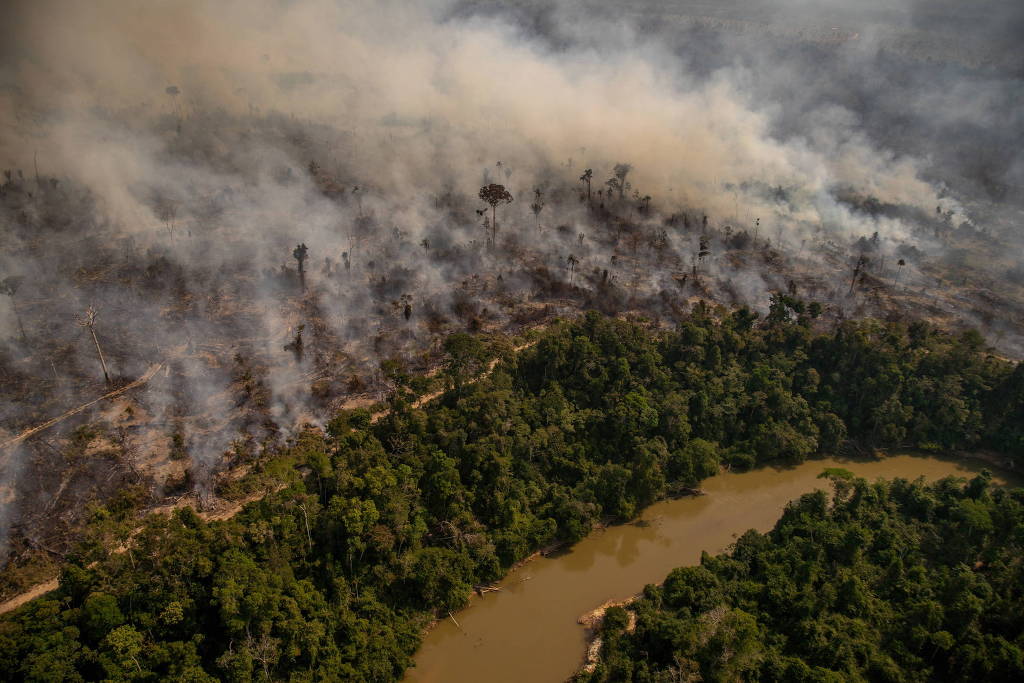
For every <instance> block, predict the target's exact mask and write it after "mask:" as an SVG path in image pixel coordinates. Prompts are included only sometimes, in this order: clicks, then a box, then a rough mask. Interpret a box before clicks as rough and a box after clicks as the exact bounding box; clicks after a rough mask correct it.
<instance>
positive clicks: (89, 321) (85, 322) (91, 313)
mask: <svg viewBox="0 0 1024 683" xmlns="http://www.w3.org/2000/svg"><path fill="white" fill-rule="evenodd" d="M97 315H98V314H97V312H96V309H95V308H93V307H92V306H90V307H89V308H87V309H85V313H84V314H83V315H81V316H79V318H78V324H79V325H80V326H82V327H87V328H89V333H90V334H91V335H92V343H93V344H95V345H96V355H97V356H99V357H100V365H101V366H102V367H103V379H104V380H105V381H106V383H107V384H110V373H109V372H107V361H106V359H105V358H104V357H103V349H101V348H100V340H99V339H97V338H96V316H97Z"/></svg>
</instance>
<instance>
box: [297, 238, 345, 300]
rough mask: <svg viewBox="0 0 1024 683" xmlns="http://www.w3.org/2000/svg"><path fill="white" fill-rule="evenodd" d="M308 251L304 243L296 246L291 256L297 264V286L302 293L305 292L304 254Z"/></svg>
mask: <svg viewBox="0 0 1024 683" xmlns="http://www.w3.org/2000/svg"><path fill="white" fill-rule="evenodd" d="M308 251H309V249H307V248H306V244H305V243H302V244H300V245H298V246H297V247H295V249H293V250H292V256H293V257H295V260H296V261H298V262H299V284H300V285H301V286H302V291H306V252H308ZM346 267H347V259H346Z"/></svg>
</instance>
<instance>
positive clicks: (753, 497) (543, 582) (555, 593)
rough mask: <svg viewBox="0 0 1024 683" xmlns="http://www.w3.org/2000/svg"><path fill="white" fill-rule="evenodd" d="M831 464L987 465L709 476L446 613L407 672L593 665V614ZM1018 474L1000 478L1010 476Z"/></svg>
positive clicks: (532, 670)
mask: <svg viewBox="0 0 1024 683" xmlns="http://www.w3.org/2000/svg"><path fill="white" fill-rule="evenodd" d="M826 467H843V468H846V469H848V470H851V471H852V472H854V473H855V474H857V475H858V476H861V477H864V478H866V479H868V480H875V479H878V478H880V477H884V478H887V479H892V478H896V477H903V478H907V479H914V478H917V477H919V476H924V477H925V478H926V479H928V480H933V479H939V478H941V477H944V476H947V475H955V476H963V477H971V476H973V475H974V474H975V473H977V472H980V471H981V470H982V469H983V468H984V467H985V464H984V463H982V462H980V461H974V460H954V459H949V458H942V457H930V456H927V457H926V456H917V455H894V456H890V457H887V458H884V459H881V460H871V461H846V460H836V459H831V458H829V459H818V460H812V461H808V462H805V463H803V464H802V465H798V466H796V467H790V468H772V467H765V468H760V469H757V470H753V471H750V472H743V473H724V474H720V475H717V476H714V477H711V478H710V479H706V480H705V481H704V482H703V484H702V485H701V486H702V488H703V489H704V491H705V492H706V493H707V495H705V496H698V497H689V498H680V499H677V500H667V501H662V502H660V503H656V504H654V505H652V506H651V507H649V508H647V510H645V511H644V513H643V515H642V517H641V518H640V519H639V520H638V521H637V522H633V523H630V524H624V525H621V526H615V527H610V528H608V529H606V530H603V531H596V532H594V533H592V534H590V535H589V536H588V537H587V538H585V539H583V540H582V541H580V542H579V543H577V544H576V545H575V546H573V547H572V549H571V550H569V551H567V552H565V553H562V554H559V555H557V556H554V557H541V558H538V559H536V560H534V561H532V562H529V563H527V564H525V565H523V566H521V567H519V568H517V569H515V570H513V571H512V572H511V573H510V574H509V575H508V576H507V577H506V578H505V579H504V580H503V581H502V582H501V583H500V584H499V585H500V586H501V587H502V589H503V590H502V591H500V592H495V593H488V594H487V595H485V596H483V597H482V598H477V597H474V598H473V600H472V602H471V603H470V606H469V607H467V608H466V609H464V610H462V611H461V612H458V613H457V614H455V615H454V616H455V619H456V620H458V625H456V624H455V623H454V622H453V621H452V619H445V620H443V621H441V622H439V623H438V624H437V625H436V626H435V627H434V628H433V629H431V631H430V632H429V633H428V634H427V636H426V638H425V640H424V642H423V645H422V647H421V648H420V650H419V652H418V653H417V655H416V666H415V668H412V669H410V670H409V671H408V673H407V674H406V677H405V680H406V681H409V682H416V683H442V682H443V683H462V682H465V683H469V682H473V683H477V682H479V681H487V682H488V683H500V682H503V681H508V682H510V683H511V682H513V681H514V682H516V683H521V682H523V681H531V682H534V681H564V680H565V679H566V678H567V677H568V676H570V675H571V674H572V673H573V672H574V671H575V670H576V669H577V668H578V667H579V666H580V665H581V664H582V661H583V656H584V653H585V650H586V633H585V631H584V629H583V627H582V626H580V625H579V624H578V623H577V619H578V618H579V617H580V616H581V615H583V614H584V613H586V612H589V611H590V610H592V609H594V608H595V607H597V606H599V605H600V604H602V603H603V602H605V601H607V600H611V599H622V598H627V597H629V596H630V595H633V594H635V593H637V592H639V591H640V590H641V589H642V588H643V587H644V586H645V585H646V584H649V583H660V582H661V581H662V580H663V579H664V578H665V576H666V575H667V574H668V573H669V572H670V571H671V570H672V569H674V568H675V567H679V566H683V565H692V564H696V563H697V562H699V560H700V553H701V551H702V550H707V551H708V552H711V553H718V552H721V551H723V550H725V549H726V547H727V546H728V545H729V544H730V543H732V542H733V541H734V540H735V539H736V538H737V536H739V535H741V534H742V533H743V532H745V531H746V530H747V529H758V530H759V531H767V530H768V529H770V528H771V527H772V526H774V524H775V522H776V521H777V520H778V518H779V516H780V515H781V512H782V509H783V507H784V506H785V504H786V503H787V502H788V501H790V500H792V499H794V498H798V497H799V496H800V495H801V494H804V493H807V492H809V491H812V490H814V489H815V488H826V489H827V488H828V484H827V482H825V481H824V480H821V479H818V478H817V477H818V475H819V474H820V473H821V471H822V470H823V469H825V468H826ZM990 469H991V468H990ZM1006 476H1007V475H1005V474H1004V475H1002V478H1000V476H999V475H997V476H996V477H995V480H996V481H999V482H1002V483H1006ZM1012 483H1013V484H1015V485H1019V484H1020V481H1019V480H1014V481H1013V482H1012Z"/></svg>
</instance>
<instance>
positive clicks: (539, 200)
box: [530, 187, 544, 230]
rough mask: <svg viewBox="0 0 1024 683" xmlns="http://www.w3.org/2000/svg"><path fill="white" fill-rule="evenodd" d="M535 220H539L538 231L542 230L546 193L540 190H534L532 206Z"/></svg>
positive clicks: (537, 188)
mask: <svg viewBox="0 0 1024 683" xmlns="http://www.w3.org/2000/svg"><path fill="white" fill-rule="evenodd" d="M530 210H531V211H533V216H534V218H536V219H537V230H540V212H541V211H543V210H544V192H543V191H542V190H541V189H540V188H539V187H535V188H533V204H530Z"/></svg>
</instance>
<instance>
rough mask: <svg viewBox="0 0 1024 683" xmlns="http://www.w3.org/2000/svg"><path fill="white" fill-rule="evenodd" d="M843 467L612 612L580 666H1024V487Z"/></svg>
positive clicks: (777, 676) (878, 670)
mask: <svg viewBox="0 0 1024 683" xmlns="http://www.w3.org/2000/svg"><path fill="white" fill-rule="evenodd" d="M846 474H847V475H848V474H849V473H846ZM831 478H832V481H833V485H834V488H835V495H834V497H833V498H832V501H831V502H830V500H829V496H828V495H827V494H826V493H825V492H823V491H816V492H814V493H809V494H806V495H804V496H803V497H801V498H800V500H799V501H796V502H793V503H790V505H789V506H788V507H787V508H786V511H785V513H784V515H783V517H782V519H781V520H780V521H779V522H778V524H777V525H776V526H775V529H774V530H773V531H771V532H770V533H768V534H766V535H762V534H759V533H757V532H756V531H753V530H751V531H748V532H747V533H746V534H744V535H743V536H742V537H740V539H739V540H738V541H737V542H736V544H735V546H734V548H733V550H732V552H731V553H729V554H726V555H719V556H717V557H711V556H709V555H707V554H704V556H703V557H702V559H701V563H700V566H697V567H682V568H680V569H676V570H674V571H673V572H672V573H671V574H669V576H668V578H667V579H666V580H665V583H664V585H663V586H661V587H656V586H648V587H647V588H646V589H644V593H643V596H642V597H641V598H640V599H639V600H638V601H637V602H635V603H634V604H633V605H631V606H630V609H632V610H634V611H635V613H636V626H635V630H633V631H632V632H628V630H627V628H626V623H627V620H626V618H625V613H624V611H623V610H621V609H620V610H618V611H617V612H616V614H614V615H611V616H612V618H611V619H609V618H606V619H605V622H604V624H603V625H602V627H601V631H602V643H603V645H602V660H601V661H600V662H599V663H598V664H597V667H596V668H595V669H594V671H592V672H587V673H581V674H579V675H578V676H577V681H578V682H579V683H584V682H587V683H590V682H594V683H596V682H597V681H636V682H637V683H641V682H648V681H650V682H655V681H658V682H666V683H667V682H669V681H698V680H704V681H739V680H750V681H754V680H757V681H793V682H799V681H865V680H870V681H933V680H940V681H1020V680H1022V679H1024V609H1022V608H1024V598H1022V595H1021V590H1022V587H1024V565H1022V562H1021V558H1022V556H1024V547H1022V546H1024V490H1022V489H1016V490H1013V491H1009V490H1003V489H994V490H993V489H989V488H988V486H987V484H988V476H987V473H984V474H983V475H982V476H980V477H977V478H975V479H973V480H971V481H970V482H969V483H967V484H966V485H964V483H963V480H962V479H960V480H958V479H953V478H949V479H945V480H942V481H940V482H938V483H936V484H934V485H932V486H928V485H925V484H924V483H923V482H921V481H916V482H908V481H905V480H899V479H897V480H895V481H892V482H884V481H883V482H879V483H875V484H869V483H868V482H866V481H864V480H863V479H853V478H852V477H849V476H842V475H841V474H838V473H832V477H831Z"/></svg>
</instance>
